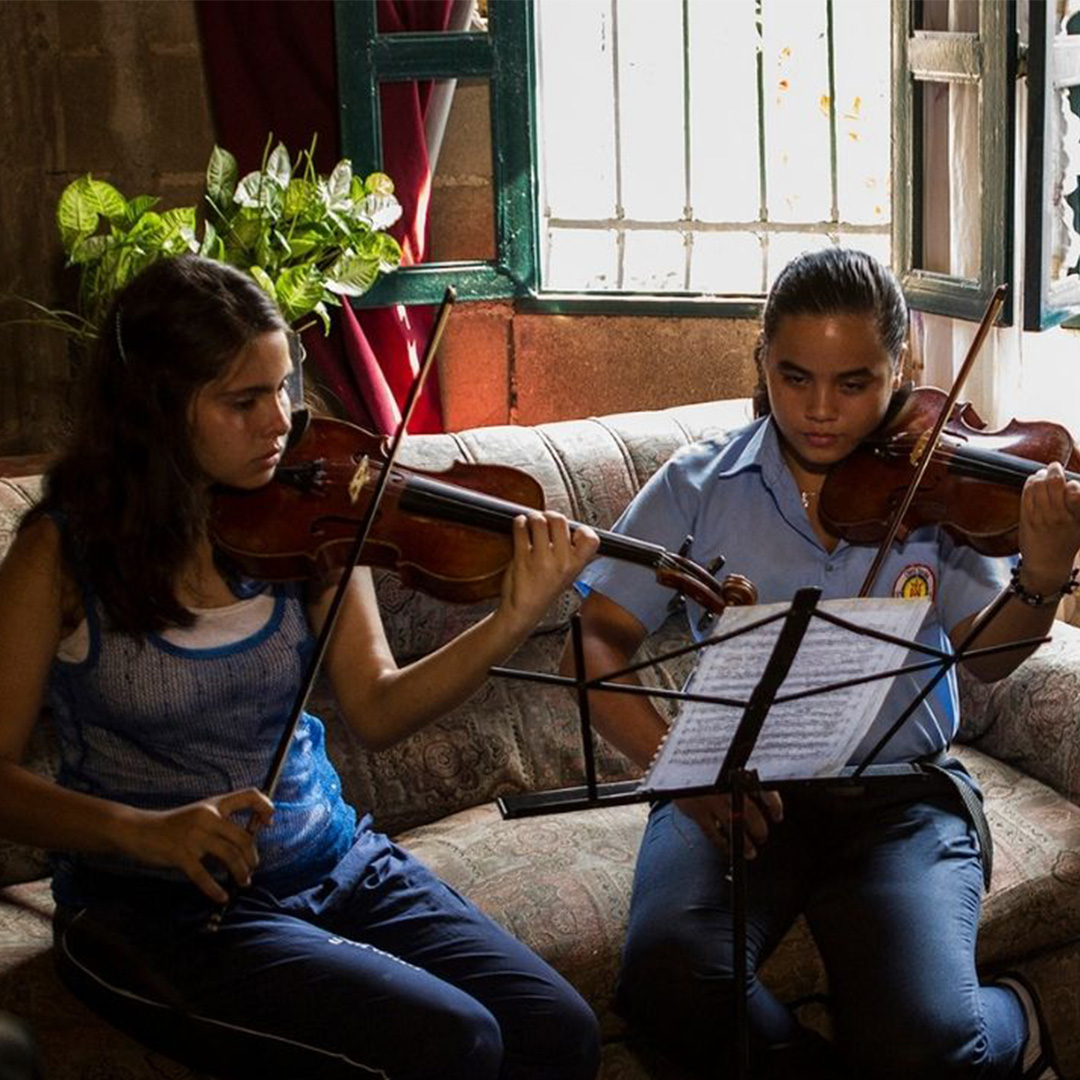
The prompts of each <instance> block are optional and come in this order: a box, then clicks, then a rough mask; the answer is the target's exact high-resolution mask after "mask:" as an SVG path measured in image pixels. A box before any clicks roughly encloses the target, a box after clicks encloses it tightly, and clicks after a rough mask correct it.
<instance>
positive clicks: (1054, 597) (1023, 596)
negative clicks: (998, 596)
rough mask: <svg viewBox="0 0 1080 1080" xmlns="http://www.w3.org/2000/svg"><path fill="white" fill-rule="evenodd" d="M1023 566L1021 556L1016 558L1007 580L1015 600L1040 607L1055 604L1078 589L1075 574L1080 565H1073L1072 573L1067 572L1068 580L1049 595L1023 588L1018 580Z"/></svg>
mask: <svg viewBox="0 0 1080 1080" xmlns="http://www.w3.org/2000/svg"><path fill="white" fill-rule="evenodd" d="M1023 568H1024V560H1023V558H1018V559H1017V560H1016V565H1015V566H1014V567H1013V568H1012V580H1011V581H1010V582H1009V588H1010V589H1011V590H1012V593H1013V596H1015V597H1016V598H1017V600H1022V601H1023V602H1024V603H1025V604H1030V605H1031V606H1032V607H1042V606H1043V605H1045V604H1056V603H1057V602H1058V601H1059V600H1061V598H1062V597H1065V596H1070V595H1071V594H1072V593H1074V592H1076V590H1077V589H1080V581H1077V575H1078V574H1080V567H1076V566H1074V567H1073V569H1072V573H1071V574H1069V580H1068V581H1066V582H1065V584H1064V585H1062V586H1061V588H1060V589H1057V590H1056V591H1055V592H1052V593H1051V594H1050V595H1049V596H1043V594H1042V593H1037V592H1032V591H1031V590H1030V589H1026V588H1024V585H1023V583H1022V582H1021V581H1020V571H1021V570H1023Z"/></svg>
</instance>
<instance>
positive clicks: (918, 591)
mask: <svg viewBox="0 0 1080 1080" xmlns="http://www.w3.org/2000/svg"><path fill="white" fill-rule="evenodd" d="M936 587H937V582H936V580H935V578H934V571H933V570H931V569H930V567H929V566H927V565H926V564H925V563H912V564H911V565H910V566H905V567H904V569H903V570H901V571H900V573H899V574H898V575H897V578H896V581H894V582H893V587H892V594H893V596H896V597H900V598H901V599H903V600H921V599H923V598H929V599H930V600H933V599H934V594H935V592H936Z"/></svg>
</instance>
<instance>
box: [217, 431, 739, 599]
mask: <svg viewBox="0 0 1080 1080" xmlns="http://www.w3.org/2000/svg"><path fill="white" fill-rule="evenodd" d="M385 442H386V441H385V440H384V439H382V438H381V437H380V436H377V435H372V434H371V433H370V432H367V431H364V430H363V429H362V428H359V427H356V426H355V425H353V424H349V423H346V422H345V421H343V420H334V419H330V418H326V417H313V418H311V419H310V420H309V421H307V423H306V426H305V427H304V429H303V430H302V431H301V432H300V434H299V436H298V437H296V438H295V439H294V440H293V441H292V443H291V445H290V446H289V447H288V448H287V449H286V452H285V455H284V457H283V458H282V461H281V464H280V465H279V466H278V469H277V471H276V472H275V474H274V477H273V478H272V479H271V480H270V482H269V483H267V484H265V485H263V486H262V487H260V488H256V489H254V490H251V491H241V490H237V489H232V488H229V489H220V490H218V491H216V492H215V493H214V497H213V503H212V506H211V514H210V532H211V536H212V539H213V541H214V544H215V545H216V546H217V548H218V549H219V550H220V551H221V552H222V553H223V555H224V556H225V558H226V559H227V560H228V562H229V563H231V564H232V565H233V566H235V567H236V568H237V569H238V570H240V571H241V572H243V573H245V574H248V575H250V576H251V577H254V578H259V579H264V580H270V581H288V580H298V579H304V578H308V577H311V576H313V575H317V574H319V573H325V572H326V571H328V570H330V569H333V568H339V567H340V566H342V565H343V564H344V563H345V562H346V561H347V556H348V554H349V551H350V548H351V546H352V544H353V541H354V538H355V537H356V534H357V529H358V527H359V524H360V522H361V520H362V519H363V517H364V511H365V509H366V507H367V505H368V502H369V500H370V498H371V495H372V492H373V491H374V489H375V479H376V478H377V477H378V475H379V473H380V471H381V469H382V465H383V463H384V462H385V460H386V445H385ZM543 506H544V495H543V490H542V488H541V487H540V484H539V483H538V482H537V481H536V480H535V479H534V478H533V477H531V476H529V475H528V474H527V473H525V472H522V471H521V470H519V469H513V468H510V467H508V466H505V465H472V464H466V463H464V462H455V464H454V465H452V466H451V467H450V468H449V469H448V470H446V471H445V472H443V473H430V472H423V471H420V470H416V469H409V468H405V467H404V466H401V465H393V466H392V471H391V475H390V477H389V478H388V482H387V488H386V492H385V495H384V498H383V501H382V503H381V504H380V506H379V510H378V514H377V515H376V518H375V520H374V522H373V524H372V528H371V531H370V533H369V534H368V539H367V541H366V543H365V544H364V547H363V550H362V552H361V555H360V561H361V562H362V563H364V564H366V565H369V566H378V567H381V568H383V569H388V570H392V571H394V572H395V573H396V574H397V575H398V576H399V577H400V578H401V580H402V581H403V582H405V584H407V585H409V586H412V587H414V588H418V589H420V590H422V591H424V592H426V593H428V594H430V595H431V596H435V597H437V598H439V599H442V600H450V601H458V602H464V603H471V602H475V601H479V600H486V599H490V598H492V597H495V596H498V595H499V590H500V588H501V582H502V577H503V573H504V572H505V570H506V568H507V567H508V566H509V564H510V561H511V558H512V555H513V540H512V528H513V521H514V518H515V517H517V516H518V515H519V514H523V513H525V512H526V511H528V510H533V509H536V510H542V509H543ZM570 527H571V529H573V528H578V527H579V526H578V525H577V523H575V522H571V523H570ZM595 531H596V532H597V534H598V535H599V537H600V548H599V554H600V555H606V556H610V557H612V558H616V559H623V560H626V561H628V562H633V563H637V564H639V565H641V566H646V567H649V568H650V569H652V570H653V571H654V573H655V575H656V579H657V581H658V582H660V584H662V585H665V586H667V587H669V588H672V589H676V590H678V591H679V592H681V593H684V594H685V595H686V596H688V597H689V598H690V599H692V600H694V601H696V602H697V603H699V604H700V605H701V606H702V607H703V608H705V609H706V610H707V611H709V612H711V613H712V614H716V615H718V614H720V613H721V612H722V611H723V610H724V608H725V607H726V606H727V605H728V604H753V603H755V602H756V600H757V591H756V589H755V588H754V586H753V584H752V583H751V582H750V581H748V580H747V579H746V578H744V577H741V576H740V575H738V574H729V575H728V576H727V577H726V578H724V579H723V581H717V579H716V578H715V577H714V576H713V575H712V574H711V573H709V572H708V571H707V570H705V569H704V568H702V567H700V566H698V565H697V564H696V563H694V562H692V561H691V560H690V559H687V558H685V557H684V556H682V555H676V554H672V553H671V552H669V551H667V550H666V549H664V548H663V547H660V546H659V545H657V544H651V543H647V542H645V541H641V540H635V539H633V538H632V537H627V536H620V535H619V534H617V533H613V532H607V531H605V530H603V529H596V530H595Z"/></svg>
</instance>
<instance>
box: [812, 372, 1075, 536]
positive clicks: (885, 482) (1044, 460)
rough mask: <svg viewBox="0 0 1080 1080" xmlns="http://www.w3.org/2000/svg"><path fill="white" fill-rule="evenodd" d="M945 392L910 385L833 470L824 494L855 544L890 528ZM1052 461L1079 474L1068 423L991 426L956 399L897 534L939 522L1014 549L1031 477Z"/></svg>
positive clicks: (834, 525)
mask: <svg viewBox="0 0 1080 1080" xmlns="http://www.w3.org/2000/svg"><path fill="white" fill-rule="evenodd" d="M947 397H948V395H946V394H945V392H944V391H942V390H939V389H937V388H936V387H917V388H915V389H914V390H912V391H910V393H909V395H908V397H907V399H906V400H905V401H904V402H903V404H902V405H901V406H900V408H899V409H898V410H897V411H896V412H895V413H894V415H893V416H892V417H891V418H890V419H888V420H887V421H886V423H885V425H883V427H882V428H880V429H879V430H878V431H877V432H875V433H874V434H873V435H871V436H870V437H868V438H867V439H866V440H864V441H863V443H862V444H861V445H860V446H859V447H857V448H856V449H855V450H854V451H853V452H852V453H851V454H849V455H848V456H847V457H846V458H844V460H843V461H840V462H838V463H837V464H836V465H834V466H833V468H832V469H830V471H829V475H828V476H827V478H826V480H825V484H824V486H823V487H822V489H821V494H820V496H819V502H818V513H819V515H820V518H821V522H822V524H823V525H824V526H825V527H826V528H827V529H828V530H829V531H830V532H832V533H833V534H834V535H836V536H840V537H842V538H843V539H845V540H848V541H849V542H851V543H856V544H876V543H879V542H880V541H881V540H882V539H883V538H884V537H885V536H886V534H887V529H888V528H889V525H890V523H891V521H892V518H893V516H894V513H895V511H896V509H897V508H898V506H899V504H900V500H901V499H902V498H903V497H904V496H905V493H906V492H907V488H908V485H909V483H910V481H911V478H912V476H913V474H914V472H915V469H916V467H917V464H918V462H919V460H920V455H921V452H922V447H923V445H924V440H925V436H926V433H927V432H929V431H931V430H932V428H933V427H934V425H935V424H936V422H937V421H938V419H939V417H940V415H941V412H942V409H943V408H944V406H945V402H946V399H947ZM1053 461H1059V462H1061V463H1062V465H1063V466H1064V467H1065V469H1066V470H1067V476H1068V478H1069V479H1071V480H1080V455H1078V454H1077V451H1076V446H1075V444H1074V442H1073V438H1072V436H1071V435H1070V434H1069V432H1068V431H1067V430H1066V429H1065V428H1063V427H1062V426H1061V425H1060V424H1054V423H1050V422H1043V421H1019V420H1011V421H1010V422H1009V423H1008V424H1006V425H1005V426H1004V427H1002V428H999V429H998V430H996V431H988V430H987V429H986V424H985V423H983V421H982V420H981V419H980V417H979V416H978V414H977V413H976V412H975V410H974V409H973V408H972V407H971V405H970V403H958V404H956V405H955V406H954V407H953V409H952V410H951V413H950V415H949V417H948V419H947V420H946V421H945V426H944V428H943V430H942V435H941V438H940V440H939V441H938V444H937V446H936V447H935V449H934V450H933V455H932V458H931V460H930V462H929V464H928V466H927V467H926V471H925V473H924V474H923V477H922V479H921V481H920V482H919V486H918V488H917V489H916V491H915V493H914V495H913V497H912V498H911V502H910V505H909V506H908V509H907V511H906V512H905V513H904V517H903V520H902V521H901V523H900V527H899V529H898V530H897V534H896V535H897V536H898V537H899V538H900V539H903V537H904V536H906V535H907V534H908V533H909V532H910V531H911V530H912V529H916V528H918V527H919V526H921V525H931V524H940V525H941V526H942V527H943V528H944V529H945V530H946V531H947V532H948V533H949V534H950V535H951V536H952V537H953V538H954V539H955V540H956V541H957V543H960V544H965V545H967V546H969V547H972V548H974V549H975V550H976V551H979V552H982V553H983V554H984V555H1012V554H1015V553H1016V552H1017V551H1019V539H1018V526H1019V521H1020V492H1021V489H1022V488H1023V486H1024V481H1025V480H1027V478H1028V477H1029V476H1030V475H1031V474H1032V473H1034V472H1037V471H1038V470H1039V469H1041V468H1043V467H1044V466H1046V465H1048V464H1049V463H1050V462H1053Z"/></svg>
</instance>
